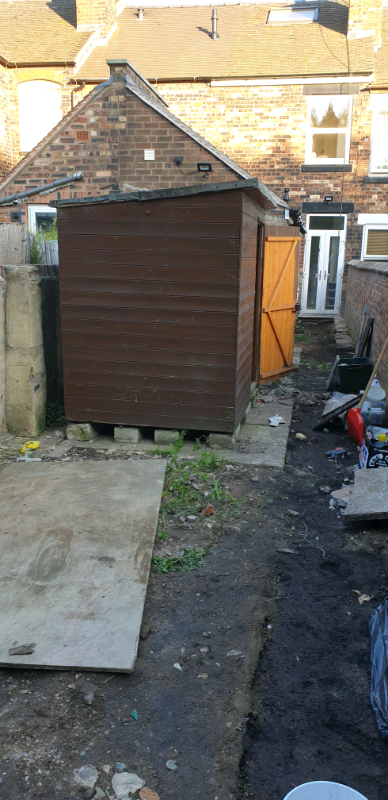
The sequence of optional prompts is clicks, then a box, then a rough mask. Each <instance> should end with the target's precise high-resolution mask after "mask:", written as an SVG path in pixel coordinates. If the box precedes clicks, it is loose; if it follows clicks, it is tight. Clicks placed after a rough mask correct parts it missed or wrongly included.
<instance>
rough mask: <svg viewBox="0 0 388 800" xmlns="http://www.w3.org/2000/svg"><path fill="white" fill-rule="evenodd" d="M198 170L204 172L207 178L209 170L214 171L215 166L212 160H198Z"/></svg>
mask: <svg viewBox="0 0 388 800" xmlns="http://www.w3.org/2000/svg"><path fill="white" fill-rule="evenodd" d="M197 171H198V172H202V173H203V177H204V178H207V177H208V175H209V172H213V167H212V165H211V163H210V161H198V163H197Z"/></svg>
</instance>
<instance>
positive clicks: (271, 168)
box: [157, 83, 387, 259]
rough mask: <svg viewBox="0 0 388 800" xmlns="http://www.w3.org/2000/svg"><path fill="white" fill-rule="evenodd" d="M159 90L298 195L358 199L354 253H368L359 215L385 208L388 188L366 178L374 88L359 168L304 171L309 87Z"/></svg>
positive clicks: (261, 174)
mask: <svg viewBox="0 0 388 800" xmlns="http://www.w3.org/2000/svg"><path fill="white" fill-rule="evenodd" d="M157 88H158V91H159V92H160V93H161V94H162V96H163V97H164V99H165V100H166V101H167V102H168V103H169V106H170V110H171V111H172V112H173V113H174V114H176V115H177V116H178V117H180V118H181V119H182V120H184V121H185V122H187V123H188V124H189V125H191V127H192V128H194V130H196V131H198V132H199V133H201V134H202V135H203V136H205V137H206V138H207V139H208V140H209V141H210V142H212V144H215V145H216V146H217V147H219V148H220V150H222V151H223V152H224V153H226V154H227V155H229V156H230V157H231V158H233V160H234V161H236V162H237V163H238V164H240V165H241V166H242V167H244V169H246V170H248V171H249V172H250V173H251V174H252V175H255V176H256V177H258V178H259V179H260V180H262V181H263V182H264V183H265V184H266V185H267V186H268V187H269V188H270V189H272V191H274V192H275V193H276V194H278V195H279V196H280V197H282V196H283V193H284V189H285V187H289V188H290V202H291V205H292V206H293V207H295V208H301V207H302V203H303V202H313V201H318V202H323V201H324V197H325V195H327V194H332V195H333V196H334V201H335V202H340V201H341V200H343V201H344V202H354V203H355V214H354V215H351V216H349V217H348V235H347V247H346V258H347V259H349V258H360V255H361V237H362V229H361V227H360V226H358V225H357V215H358V214H359V213H362V212H368V213H370V214H373V213H385V212H386V210H387V200H386V197H387V189H386V186H384V185H381V184H380V185H378V184H364V183H363V177H364V176H366V175H368V167H369V152H370V136H371V122H372V111H371V108H370V94H369V92H368V91H366V92H362V91H361V92H360V94H359V95H356V96H355V97H354V98H353V114H352V137H351V147H350V163H352V164H353V172H352V173H344V174H343V173H341V172H319V173H315V172H301V165H302V164H304V162H305V146H306V126H307V99H308V98H307V97H306V96H304V95H303V87H302V86H295V85H294V86H243V87H219V86H213V87H211V86H210V85H208V84H205V83H201V84H193V83H187V84H163V85H158V87H157Z"/></svg>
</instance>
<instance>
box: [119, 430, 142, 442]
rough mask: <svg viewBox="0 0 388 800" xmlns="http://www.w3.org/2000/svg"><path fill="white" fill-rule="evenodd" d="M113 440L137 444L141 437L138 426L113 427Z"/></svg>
mask: <svg viewBox="0 0 388 800" xmlns="http://www.w3.org/2000/svg"><path fill="white" fill-rule="evenodd" d="M113 436H114V440H115V442H124V443H127V444H138V443H139V442H140V439H141V433H140V428H120V427H119V428H115V429H114V432H113Z"/></svg>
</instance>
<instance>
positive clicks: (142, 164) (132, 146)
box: [0, 80, 237, 222]
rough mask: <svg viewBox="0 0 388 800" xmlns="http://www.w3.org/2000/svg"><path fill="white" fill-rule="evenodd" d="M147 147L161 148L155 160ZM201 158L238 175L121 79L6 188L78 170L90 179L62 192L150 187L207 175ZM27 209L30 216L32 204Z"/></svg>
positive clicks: (216, 172) (2, 218) (0, 215)
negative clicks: (84, 136)
mask: <svg viewBox="0 0 388 800" xmlns="http://www.w3.org/2000/svg"><path fill="white" fill-rule="evenodd" d="M78 130H82V131H88V132H89V135H90V141H88V142H78V141H76V131H78ZM145 149H154V150H155V161H145V160H144V150H145ZM176 156H180V157H181V158H182V159H183V161H182V167H181V168H179V167H177V166H176V165H175V163H174V158H175V157H176ZM198 161H210V162H211V163H212V165H213V172H212V178H211V179H212V181H227V180H235V179H236V177H237V176H236V174H235V173H234V172H233V171H232V170H231V169H229V168H228V167H226V166H225V165H224V164H223V163H222V162H220V161H219V160H218V159H217V158H215V157H213V156H211V155H210V154H209V152H208V151H207V150H205V149H204V148H203V147H201V146H200V145H198V144H196V142H194V141H193V140H192V139H191V138H190V137H189V136H188V135H187V134H185V133H184V132H183V131H181V130H179V128H177V127H176V126H175V125H173V124H172V123H171V122H169V121H168V120H166V119H164V118H163V117H162V116H160V115H159V114H158V113H157V112H156V111H154V110H153V109H151V108H150V107H149V106H147V105H146V104H144V103H143V102H142V101H141V100H139V99H138V98H137V97H134V96H133V95H131V94H130V92H128V91H127V90H126V88H125V86H124V83H123V81H122V80H121V81H117V80H116V81H115V82H114V83H113V84H112V85H111V86H109V87H107V88H106V89H104V90H102V91H101V92H100V93H99V94H97V95H96V97H95V98H93V97H89V98H88V99H87V100H86V106H85V107H83V108H82V107H81V108H80V110H79V113H78V114H77V115H75V116H74V117H73V118H72V119H71V120H70V121H69V123H68V126H67V127H66V128H65V129H64V130H62V131H61V132H60V133H59V134H58V135H57V136H55V137H54V138H52V139H51V140H50V139H49V141H48V142H47V144H46V145H45V146H44V147H43V149H42V150H41V151H40V152H39V153H38V154H37V155H36V156H35V157H34V159H33V160H32V161H30V163H28V157H27V163H26V166H25V167H24V169H23V171H22V172H20V173H19V174H17V175H16V176H15V178H14V180H13V181H10V182H9V183H8V184H7V186H6V189H5V190H3V194H4V193H5V192H6V193H7V194H12V193H14V192H20V191H22V190H24V189H29V188H32V187H34V186H37V185H40V184H43V183H45V182H46V183H50V182H52V181H55V180H57V179H58V178H62V177H66V175H69V174H72V173H74V172H77V171H83V172H84V173H85V177H84V179H83V180H82V181H80V182H79V183H76V184H75V185H74V188H72V189H70V190H62V191H61V192H60V193H59V194H60V196H61V197H62V198H64V197H74V196H78V197H80V196H81V197H83V196H91V195H99V194H107V192H109V191H110V185H111V184H112V183H114V184H118V185H119V188H120V189H121V190H124V191H125V190H126V188H127V186H128V185H129V186H136V187H139V188H147V189H156V188H158V189H162V188H168V187H170V186H182V185H193V184H197V183H200V182H202V181H204V180H205V178H203V177H202V176H201V175H199V173H198V172H197V168H196V165H197V162H198ZM128 190H129V191H130V189H128ZM56 197H57V193H55V194H54V195H49V196H48V197H43V198H42V197H40V196H39V195H38V196H35V197H34V198H31V201H30V202H31V203H33V202H35V203H47V202H49V200H50V199H54V198H56ZM22 211H23V221H26V208H25V207H23V209H22ZM9 213H10V208H7V207H3V208H2V207H0V222H9Z"/></svg>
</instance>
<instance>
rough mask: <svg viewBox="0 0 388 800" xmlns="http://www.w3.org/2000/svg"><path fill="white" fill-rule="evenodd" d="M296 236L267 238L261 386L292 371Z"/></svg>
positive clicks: (296, 256) (261, 337) (262, 313)
mask: <svg viewBox="0 0 388 800" xmlns="http://www.w3.org/2000/svg"><path fill="white" fill-rule="evenodd" d="M299 242H300V237H299V236H297V237H295V236H266V238H265V246H264V269H263V292H262V306H261V329H260V375H259V379H260V383H265V382H266V380H267V379H268V378H271V377H273V376H274V375H280V374H281V373H282V372H287V371H288V370H290V369H292V353H293V349H294V331H295V310H296V308H295V303H296V285H297V268H298V249H299V248H298V243H299Z"/></svg>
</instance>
